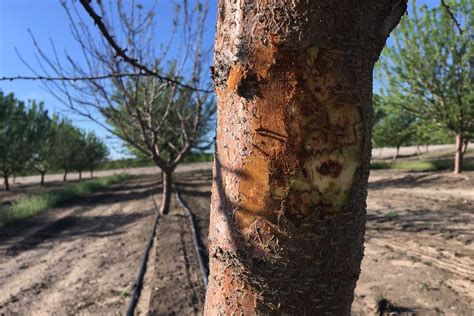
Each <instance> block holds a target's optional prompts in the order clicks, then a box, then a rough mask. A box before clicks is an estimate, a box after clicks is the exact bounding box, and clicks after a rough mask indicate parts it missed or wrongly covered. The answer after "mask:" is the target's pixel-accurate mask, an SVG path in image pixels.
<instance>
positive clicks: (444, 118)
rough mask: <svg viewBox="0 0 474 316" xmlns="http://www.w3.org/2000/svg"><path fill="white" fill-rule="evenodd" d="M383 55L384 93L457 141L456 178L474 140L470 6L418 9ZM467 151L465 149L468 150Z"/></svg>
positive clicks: (473, 17) (473, 9)
mask: <svg viewBox="0 0 474 316" xmlns="http://www.w3.org/2000/svg"><path fill="white" fill-rule="evenodd" d="M412 5H413V16H412V17H409V18H406V19H404V20H403V21H402V23H401V24H400V28H399V29H398V30H397V31H396V32H394V44H393V45H390V46H388V47H387V48H386V49H385V50H384V53H383V54H382V59H381V61H382V62H383V63H382V64H383V70H384V72H383V75H385V78H386V79H387V80H385V81H386V82H387V84H386V85H385V86H384V89H383V93H384V94H386V95H392V96H396V97H398V98H400V99H402V100H403V103H401V105H402V106H403V108H404V109H405V110H407V111H410V112H411V113H412V114H414V115H416V116H417V117H419V118H421V119H424V120H426V121H428V122H430V123H435V124H437V125H441V126H443V127H445V128H446V129H448V130H449V131H451V132H452V133H453V135H456V136H455V137H456V151H455V156H454V173H460V172H461V171H462V157H463V143H466V140H467V141H469V139H470V138H471V137H472V135H473V134H474V89H473V86H474V73H473V69H474V57H473V56H474V41H473V38H474V28H473V26H474V4H473V2H472V1H470V0H459V1H447V0H446V1H441V4H440V6H438V7H435V8H432V9H428V8H427V7H426V6H425V5H423V6H421V7H420V8H417V6H416V1H413V2H412ZM466 146H467V144H466Z"/></svg>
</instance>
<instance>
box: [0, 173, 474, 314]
mask: <svg viewBox="0 0 474 316" xmlns="http://www.w3.org/2000/svg"><path fill="white" fill-rule="evenodd" d="M211 179H212V175H211V171H210V170H200V171H192V172H189V171H188V172H186V173H180V174H178V175H177V176H176V181H177V184H178V187H179V189H180V191H181V194H182V197H183V199H184V200H185V203H186V204H187V205H188V206H189V207H190V208H191V209H192V210H193V212H194V213H195V215H196V219H197V223H198V226H199V232H200V237H201V241H202V243H203V244H204V248H205V247H206V242H207V232H208V225H209V221H208V213H209V201H210V194H211V193H210V183H211ZM156 184H157V183H156V175H148V176H142V177H140V178H139V179H133V180H130V181H128V182H126V183H123V184H121V185H116V186H114V187H113V188H110V189H109V190H108V191H106V192H103V193H96V194H95V195H94V196H93V197H92V198H91V199H84V200H83V201H76V202H74V204H73V205H72V206H70V207H68V208H61V209H56V210H54V212H48V213H47V214H44V215H41V216H39V217H37V218H35V219H33V220H30V221H28V222H25V223H23V224H22V225H21V226H20V227H18V226H16V227H15V231H14V232H13V231H10V232H3V233H2V234H1V235H0V315H2V314H5V315H13V314H20V315H29V314H30V315H31V314H35V315H45V314H52V313H55V314H58V315H66V314H68V315H69V314H85V315H91V314H92V315H96V314H106V315H110V314H123V313H124V311H125V310H126V307H127V304H128V302H129V300H130V297H129V294H130V293H131V292H132V287H133V283H134V279H135V277H136V273H137V271H138V267H139V264H140V260H141V256H142V255H143V251H144V249H145V246H146V243H147V240H148V238H149V234H150V231H151V225H152V223H153V219H154V213H153V212H154V211H153V203H152V200H151V198H150V194H152V193H153V194H156V193H157V192H158V190H159V188H158V189H156ZM155 197H156V198H157V200H158V196H157V195H155ZM172 203H173V208H172V211H171V213H170V214H169V216H167V217H166V218H161V220H160V223H159V225H158V230H157V237H156V240H155V243H154V247H153V251H152V254H151V256H150V259H149V261H148V269H147V273H146V276H145V285H144V289H143V292H142V296H141V298H140V302H139V306H138V309H137V314H139V315H143V314H152V315H193V314H195V315H199V314H201V311H202V308H203V302H204V295H205V288H204V283H203V281H202V276H201V274H200V270H199V266H198V262H197V257H196V251H195V249H194V246H193V240H192V234H191V232H190V230H189V226H188V225H189V224H188V223H189V219H188V218H187V217H186V216H185V212H184V210H183V209H182V208H181V207H179V205H178V204H177V203H176V201H175V200H174V199H173V202H172ZM366 237H367V238H366V239H367V242H366V249H365V257H364V260H363V263H362V273H361V277H360V280H359V282H358V286H357V289H356V296H355V302H354V305H353V315H374V314H375V312H376V305H377V302H378V301H385V302H389V303H388V304H386V305H387V306H388V309H389V310H391V311H392V312H394V313H395V314H394V315H397V314H404V315H412V314H417V315H474V308H473V307H472V306H474V269H473V267H474V243H473V239H474V172H465V173H464V174H463V175H462V176H454V175H452V174H451V173H448V172H443V173H408V172H403V171H384V170H376V171H372V173H371V177H370V185H369V197H368V214H367V234H366ZM205 252H206V250H205V249H204V253H205Z"/></svg>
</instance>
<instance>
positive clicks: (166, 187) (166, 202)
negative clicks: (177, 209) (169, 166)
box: [160, 170, 173, 215]
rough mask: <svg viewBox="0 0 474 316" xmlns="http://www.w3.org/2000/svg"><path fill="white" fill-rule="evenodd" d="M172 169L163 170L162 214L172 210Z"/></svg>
mask: <svg viewBox="0 0 474 316" xmlns="http://www.w3.org/2000/svg"><path fill="white" fill-rule="evenodd" d="M172 174H173V172H172V171H168V170H167V171H165V170H162V171H161V175H162V182H163V183H162V184H163V195H162V197H161V206H160V214H161V215H166V214H168V213H169V211H170V202H171V193H172V190H173V188H172V183H173V181H172Z"/></svg>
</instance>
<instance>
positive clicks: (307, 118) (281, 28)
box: [205, 0, 406, 315]
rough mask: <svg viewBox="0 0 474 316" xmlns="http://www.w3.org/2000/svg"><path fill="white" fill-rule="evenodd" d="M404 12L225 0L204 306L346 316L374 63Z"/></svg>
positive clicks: (210, 311)
mask: <svg viewBox="0 0 474 316" xmlns="http://www.w3.org/2000/svg"><path fill="white" fill-rule="evenodd" d="M405 9H406V1H399V2H396V4H395V1H394V2H393V3H392V2H391V1H388V0H386V1H362V2H361V1H350V0H346V1H317V3H316V2H314V3H313V2H312V1H309V3H307V2H306V1H291V3H289V2H288V1H283V0H273V1H271V0H270V1H250V0H247V1H245V0H241V1H230V0H220V1H219V6H218V10H219V12H218V22H217V34H216V41H215V65H214V67H213V78H214V83H215V86H216V94H217V99H218V121H217V140H216V157H215V165H214V182H213V189H212V205H211V227H210V236H209V244H210V279H209V287H208V291H207V296H206V306H205V314H206V315H216V314H231V313H236V314H239V313H243V314H255V313H257V314H259V313H265V314H266V313H272V314H273V313H275V314H281V313H288V314H308V315H315V314H316V315H317V314H321V313H328V314H336V315H348V314H349V313H350V306H351V304H352V300H353V291H354V288H355V285H356V282H357V279H358V276H359V272H360V262H361V260H362V256H363V240H364V222H365V207H366V204H365V200H366V194H367V190H366V189H367V179H368V174H369V162H370V153H371V140H370V139H371V127H372V124H371V116H372V108H371V96H372V69H373V64H374V62H375V61H376V59H377V58H378V56H379V54H380V51H381V49H382V47H383V45H384V43H385V40H386V37H387V36H388V32H389V31H391V30H392V29H393V27H394V26H395V25H396V24H397V23H398V21H399V19H400V16H401V14H402V13H403V12H405ZM397 12H399V13H397Z"/></svg>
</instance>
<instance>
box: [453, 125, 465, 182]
mask: <svg viewBox="0 0 474 316" xmlns="http://www.w3.org/2000/svg"><path fill="white" fill-rule="evenodd" d="M462 146H463V139H462V135H461V134H456V152H455V154H454V174H460V173H461V172H462V156H463V154H462Z"/></svg>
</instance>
